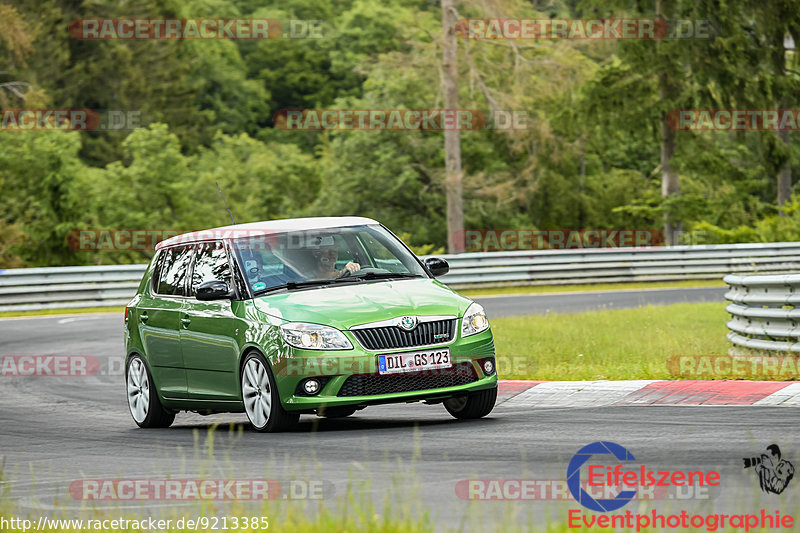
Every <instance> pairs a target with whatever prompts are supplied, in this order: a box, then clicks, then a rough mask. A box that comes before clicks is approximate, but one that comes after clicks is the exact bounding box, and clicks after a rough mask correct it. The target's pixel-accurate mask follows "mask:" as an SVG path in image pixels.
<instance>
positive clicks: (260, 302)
mask: <svg viewBox="0 0 800 533" xmlns="http://www.w3.org/2000/svg"><path fill="white" fill-rule="evenodd" d="M471 303H472V300H470V299H469V298H466V297H464V296H461V295H460V294H458V293H456V292H454V291H452V290H450V289H448V288H447V287H446V286H445V285H443V284H442V283H440V282H438V281H436V280H433V279H406V280H397V281H378V282H364V283H363V284H357V285H355V284H354V285H350V284H345V285H341V286H334V287H322V288H315V289H306V290H295V291H289V292H285V293H280V294H269V295H265V296H262V297H260V298H256V299H255V304H256V306H257V307H258V309H259V310H260V311H262V312H263V313H266V314H268V315H271V316H274V317H278V318H282V319H284V320H287V321H290V322H311V323H314V324H325V325H328V326H333V327H335V328H338V329H348V328H350V327H351V326H356V325H358V324H365V323H367V322H375V321H378V320H387V319H390V318H395V317H399V316H404V315H418V316H425V315H453V316H461V315H462V314H463V313H464V311H466V310H467V307H469V305H470V304H471Z"/></svg>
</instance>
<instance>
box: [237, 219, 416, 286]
mask: <svg viewBox="0 0 800 533" xmlns="http://www.w3.org/2000/svg"><path fill="white" fill-rule="evenodd" d="M232 244H233V246H232V248H233V250H234V255H235V257H236V260H237V262H238V263H239V267H240V269H241V271H242V273H243V275H244V277H245V281H246V283H247V284H248V285H249V286H250V288H251V289H252V290H253V293H255V294H259V293H264V292H269V291H271V290H277V289H279V288H286V289H293V288H298V287H303V286H316V285H332V284H338V283H353V282H361V281H367V280H379V279H386V280H391V279H398V278H410V277H427V274H426V273H425V271H424V269H423V268H422V267H421V266H420V264H419V262H418V261H417V259H416V258H415V257H414V255H413V254H411V253H410V252H409V251H408V250H407V249H406V247H405V246H403V244H402V243H401V242H400V241H399V240H398V239H397V238H396V237H395V236H394V235H392V234H391V233H390V232H389V231H387V230H386V229H385V228H383V227H382V226H380V225H364V226H346V227H341V228H325V229H317V230H299V231H285V232H268V233H266V234H260V235H253V236H248V237H242V238H238V239H234V240H233V241H232Z"/></svg>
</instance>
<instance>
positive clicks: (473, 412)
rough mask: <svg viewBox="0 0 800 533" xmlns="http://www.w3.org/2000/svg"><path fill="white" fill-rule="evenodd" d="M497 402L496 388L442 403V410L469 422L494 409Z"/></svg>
mask: <svg viewBox="0 0 800 533" xmlns="http://www.w3.org/2000/svg"><path fill="white" fill-rule="evenodd" d="M496 401H497V387H494V388H491V389H484V390H482V391H479V392H476V393H474V394H470V395H469V396H458V397H456V398H450V399H449V400H445V401H444V408H445V409H447V412H448V413H450V414H451V415H453V416H454V417H455V418H458V419H461V420H470V419H474V418H482V417H484V416H486V415H488V414H489V413H491V412H492V409H494V404H495V402H496Z"/></svg>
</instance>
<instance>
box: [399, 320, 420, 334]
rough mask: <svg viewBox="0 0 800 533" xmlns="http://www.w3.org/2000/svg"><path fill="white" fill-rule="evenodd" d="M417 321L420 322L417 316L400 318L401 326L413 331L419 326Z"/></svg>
mask: <svg viewBox="0 0 800 533" xmlns="http://www.w3.org/2000/svg"><path fill="white" fill-rule="evenodd" d="M417 322H419V320H418V319H417V317H415V316H404V317H403V318H401V319H400V327H401V328H403V329H404V330H406V331H411V330H412V329H414V328H415V327H417Z"/></svg>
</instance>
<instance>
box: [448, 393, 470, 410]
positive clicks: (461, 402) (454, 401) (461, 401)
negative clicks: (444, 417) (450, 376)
mask: <svg viewBox="0 0 800 533" xmlns="http://www.w3.org/2000/svg"><path fill="white" fill-rule="evenodd" d="M444 403H445V405H447V407H449V408H450V409H452V410H453V411H455V412H459V411H463V410H464V408H465V407H466V406H467V397H466V396H456V397H455V398H450V399H449V400H445V401H444Z"/></svg>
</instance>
